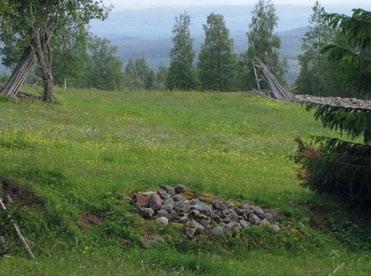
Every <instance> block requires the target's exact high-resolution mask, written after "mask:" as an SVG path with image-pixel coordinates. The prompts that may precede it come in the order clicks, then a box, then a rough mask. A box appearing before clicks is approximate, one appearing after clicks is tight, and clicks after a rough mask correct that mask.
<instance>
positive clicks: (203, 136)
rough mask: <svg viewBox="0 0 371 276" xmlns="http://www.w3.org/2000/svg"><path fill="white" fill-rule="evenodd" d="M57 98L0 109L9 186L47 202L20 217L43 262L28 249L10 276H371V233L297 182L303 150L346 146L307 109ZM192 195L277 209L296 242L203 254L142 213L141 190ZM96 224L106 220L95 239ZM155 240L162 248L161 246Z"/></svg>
mask: <svg viewBox="0 0 371 276" xmlns="http://www.w3.org/2000/svg"><path fill="white" fill-rule="evenodd" d="M57 99H58V102H59V104H57V105H49V104H45V103H42V102H30V101H19V100H17V101H16V100H8V99H5V98H0V176H6V177H9V178H11V179H13V180H16V181H17V182H19V183H29V184H30V185H31V186H32V188H33V190H34V191H35V192H36V193H37V194H38V195H39V196H40V197H41V198H42V199H43V201H44V204H43V205H42V206H35V205H30V206H23V207H21V208H20V207H17V206H15V207H13V208H12V212H13V213H14V216H15V218H16V220H17V222H18V223H19V224H20V226H21V229H22V231H23V232H24V234H25V236H26V237H27V238H28V239H29V240H30V241H31V242H30V243H31V245H32V249H33V250H34V253H35V255H36V256H37V262H31V261H29V260H27V259H26V258H25V256H24V253H23V252H22V250H21V249H20V248H19V246H18V244H16V243H15V244H14V247H13V248H12V249H11V250H10V252H8V253H7V255H6V256H5V257H0V274H1V275H28V274H29V275H109V274H110V275H169V274H170V275H171V274H182V275H183V274H184V275H191V274H202V275H210V274H213V275H329V274H330V273H332V272H335V274H336V275H370V274H371V225H370V224H371V222H370V221H368V222H367V221H366V220H365V219H362V218H360V217H359V216H357V215H356V214H354V213H353V212H350V211H348V210H347V209H346V208H345V206H343V204H342V203H341V202H339V201H336V200H334V199H331V198H330V197H327V196H325V195H316V194H314V193H312V192H311V191H309V190H308V189H305V188H303V187H302V186H300V181H299V180H298V179H297V176H296V169H297V166H296V165H295V163H294V162H293V160H292V158H291V157H292V156H293V155H294V154H295V149H296V145H295V142H294V139H295V137H297V136H300V137H303V138H306V139H308V138H310V136H311V135H333V136H334V135H337V133H335V132H330V131H328V130H325V129H323V128H322V127H321V124H320V123H319V122H316V121H315V120H314V119H313V115H312V114H311V113H310V112H307V111H305V109H304V108H303V107H301V106H300V105H293V104H285V103H278V102H274V101H269V100H266V99H262V98H258V97H254V96H251V95H248V94H244V93H200V92H192V93H188V92H173V93H170V92H168V93H166V92H158V93H157V92H102V91H94V90H90V91H89V90H69V91H66V92H65V91H61V90H60V91H57ZM178 183H182V184H184V185H186V186H187V187H188V188H189V189H191V190H193V191H196V192H197V193H206V194H213V195H217V196H219V197H222V198H225V199H230V200H236V201H249V202H252V203H256V204H259V205H261V206H263V207H265V208H276V209H278V210H279V212H280V218H279V220H280V223H281V225H283V227H282V230H281V231H280V232H279V233H273V232H272V231H271V229H269V228H266V227H258V228H251V229H248V230H245V231H243V232H241V234H240V236H239V237H238V238H230V239H217V238H208V237H200V238H199V239H197V240H194V241H190V240H188V239H187V238H185V237H184V235H183V234H182V232H181V231H180V230H179V229H178V227H177V225H170V226H159V225H157V224H156V223H155V222H154V221H145V220H143V219H142V218H140V216H139V215H138V214H137V212H136V210H135V208H134V207H133V206H131V204H130V197H131V195H132V193H133V192H135V191H145V190H151V189H155V188H158V187H159V186H160V185H164V184H166V185H176V184H178ZM316 210H321V212H315V211H316ZM84 213H92V214H96V215H99V216H100V217H101V218H102V220H101V221H100V223H98V224H97V225H93V226H92V227H89V229H83V228H82V227H81V225H80V224H79V220H80V217H81V215H82V214H84ZM318 213H319V214H318ZM149 234H152V235H157V236H158V237H159V238H160V241H159V242H158V243H156V244H155V245H152V246H149V245H148V244H147V243H146V237H148V235H149Z"/></svg>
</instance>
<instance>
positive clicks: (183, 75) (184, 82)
mask: <svg viewBox="0 0 371 276" xmlns="http://www.w3.org/2000/svg"><path fill="white" fill-rule="evenodd" d="M175 20H176V23H175V26H174V30H173V34H174V37H173V48H172V50H171V56H170V57H171V63H170V68H169V72H168V75H167V86H168V87H169V88H170V89H171V90H173V89H179V90H192V89H194V88H195V86H196V72H195V69H194V66H193V61H194V58H195V53H194V51H193V40H192V38H191V33H190V30H189V26H190V24H191V17H190V16H189V15H188V14H186V13H185V14H182V15H180V16H178V17H176V19H175Z"/></svg>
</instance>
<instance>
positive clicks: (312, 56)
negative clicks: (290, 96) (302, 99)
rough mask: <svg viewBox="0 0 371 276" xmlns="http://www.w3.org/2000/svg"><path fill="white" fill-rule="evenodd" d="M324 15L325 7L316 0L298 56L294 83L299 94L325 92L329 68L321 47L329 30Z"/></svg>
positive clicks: (327, 39)
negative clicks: (296, 77) (298, 68)
mask: <svg viewBox="0 0 371 276" xmlns="http://www.w3.org/2000/svg"><path fill="white" fill-rule="evenodd" d="M324 15H325V9H324V8H323V7H322V6H321V4H320V3H319V2H318V1H317V2H316V3H315V5H314V7H313V14H312V15H311V17H310V19H309V26H308V32H307V33H306V34H305V35H304V38H303V45H302V50H303V54H302V55H301V56H299V62H300V67H301V70H300V74H299V77H298V79H297V81H296V85H297V87H298V88H297V89H298V91H299V93H301V94H311V95H324V94H325V91H324V90H325V87H324V85H325V80H326V75H327V72H328V71H329V70H331V69H330V68H329V63H328V61H327V57H326V55H325V54H324V53H323V52H322V51H321V47H322V44H326V43H328V42H329V41H330V37H331V35H330V34H331V32H330V29H329V27H328V25H327V24H326V21H325V18H324Z"/></svg>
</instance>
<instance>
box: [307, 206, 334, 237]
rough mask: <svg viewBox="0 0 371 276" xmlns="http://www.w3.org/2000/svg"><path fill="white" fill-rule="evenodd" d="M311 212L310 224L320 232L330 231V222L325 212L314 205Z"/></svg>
mask: <svg viewBox="0 0 371 276" xmlns="http://www.w3.org/2000/svg"><path fill="white" fill-rule="evenodd" d="M311 211H312V217H311V224H312V225H313V226H314V227H316V228H318V229H320V230H321V231H328V230H330V228H331V222H330V219H329V215H328V212H327V210H326V209H325V208H324V207H322V206H320V205H314V206H312V207H311Z"/></svg>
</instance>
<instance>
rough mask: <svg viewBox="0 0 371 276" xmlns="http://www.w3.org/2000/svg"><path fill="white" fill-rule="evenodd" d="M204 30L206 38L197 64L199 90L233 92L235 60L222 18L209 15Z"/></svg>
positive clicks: (230, 40) (231, 43) (231, 41)
mask: <svg viewBox="0 0 371 276" xmlns="http://www.w3.org/2000/svg"><path fill="white" fill-rule="evenodd" d="M204 30H205V36H206V38H205V42H204V44H203V45H202V49H201V52H200V56H199V63H198V71H199V78H200V83H201V88H202V89H203V90H216V91H232V90H235V89H236V87H237V85H236V79H237V78H236V73H237V72H236V65H237V60H236V56H235V54H234V53H233V40H232V39H230V38H229V30H228V29H227V27H226V25H225V22H224V17H223V16H222V15H218V14H210V15H209V16H208V18H207V24H206V25H204Z"/></svg>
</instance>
